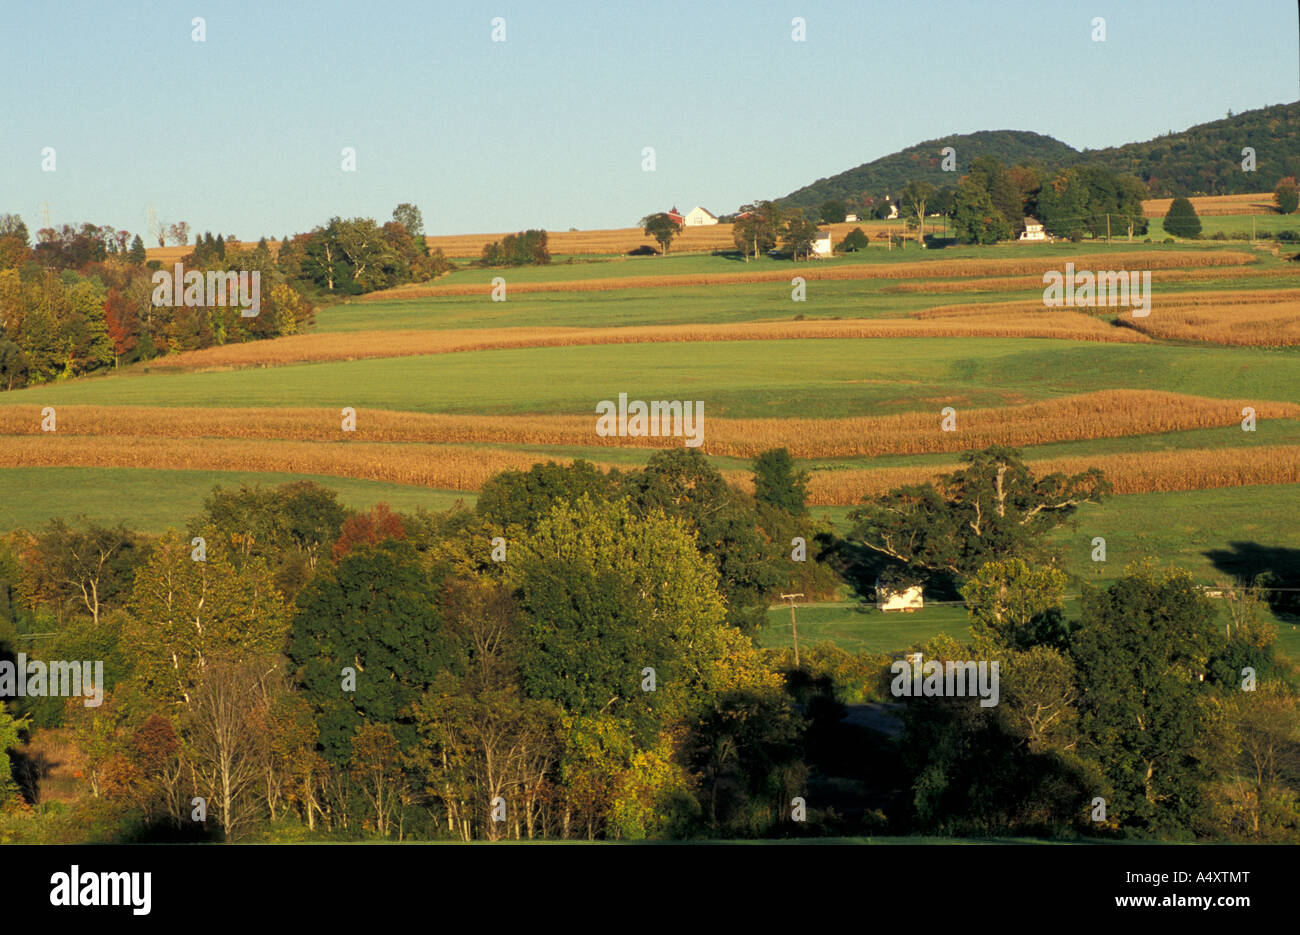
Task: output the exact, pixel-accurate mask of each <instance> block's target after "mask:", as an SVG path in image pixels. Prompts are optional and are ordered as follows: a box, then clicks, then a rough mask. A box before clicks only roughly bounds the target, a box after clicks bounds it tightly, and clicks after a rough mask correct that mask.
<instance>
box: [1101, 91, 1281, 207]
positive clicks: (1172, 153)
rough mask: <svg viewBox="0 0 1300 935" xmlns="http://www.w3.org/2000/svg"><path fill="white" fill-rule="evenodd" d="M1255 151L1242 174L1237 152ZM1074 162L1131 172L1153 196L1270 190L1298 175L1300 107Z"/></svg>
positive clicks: (1249, 115)
mask: <svg viewBox="0 0 1300 935" xmlns="http://www.w3.org/2000/svg"><path fill="white" fill-rule="evenodd" d="M1247 146H1249V147H1251V148H1253V149H1254V150H1255V163H1256V167H1255V171H1254V172H1246V171H1242V159H1243V156H1242V150H1243V149H1244V148H1245V147H1247ZM1079 161H1081V162H1087V163H1090V164H1095V165H1100V166H1104V167H1105V168H1107V169H1110V170H1112V171H1114V172H1121V173H1131V174H1133V175H1136V176H1137V177H1138V178H1140V179H1142V181H1144V182H1146V184H1147V189H1148V190H1149V191H1150V192H1151V194H1152V195H1153V196H1155V197H1171V196H1173V197H1176V196H1178V195H1235V194H1246V193H1248V192H1265V191H1272V190H1273V189H1274V188H1276V187H1277V183H1278V181H1279V180H1281V179H1283V178H1285V177H1286V176H1288V175H1297V174H1300V103H1295V104H1278V105H1275V106H1273V107H1265V108H1262V109H1260V110H1250V111H1246V112H1245V113H1243V114H1236V115H1235V116H1232V117H1228V118H1225V119H1223V120H1215V121H1213V122H1212V123H1202V124H1198V125H1197V126H1194V127H1191V128H1189V129H1187V130H1184V131H1183V132H1181V133H1170V134H1166V135H1165V136H1160V137H1156V138H1155V139H1154V140H1148V141H1147V142H1145V143H1127V144H1125V145H1124V146H1114V147H1111V148H1109V149H1097V150H1084V151H1083V152H1082V153H1081V154H1080V155H1079Z"/></svg>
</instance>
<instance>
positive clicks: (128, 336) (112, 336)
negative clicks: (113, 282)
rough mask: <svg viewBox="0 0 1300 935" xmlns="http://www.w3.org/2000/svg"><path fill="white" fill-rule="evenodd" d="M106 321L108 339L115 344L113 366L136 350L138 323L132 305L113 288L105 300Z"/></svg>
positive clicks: (119, 291)
mask: <svg viewBox="0 0 1300 935" xmlns="http://www.w3.org/2000/svg"><path fill="white" fill-rule="evenodd" d="M104 320H105V322H106V323H107V325H108V337H109V340H111V341H112V342H113V366H114V367H116V366H117V362H118V359H119V358H120V357H122V356H124V355H126V354H130V353H131V351H133V350H135V342H136V340H137V338H138V337H139V335H138V334H137V333H136V327H137V324H138V323H137V321H136V317H135V315H133V314H132V313H131V305H130V303H129V302H127V300H126V297H125V296H123V295H122V292H121V290H119V289H117V288H112V289H109V290H108V296H107V297H106V298H105V299H104Z"/></svg>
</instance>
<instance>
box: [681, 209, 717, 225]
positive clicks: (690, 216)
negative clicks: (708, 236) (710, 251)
mask: <svg viewBox="0 0 1300 935" xmlns="http://www.w3.org/2000/svg"><path fill="white" fill-rule="evenodd" d="M717 223H718V219H717V218H715V217H714V216H713V215H712V214H710V213H709V212H708V211H705V210H704V209H703V208H701V207H700V206H699V205H696V206H695V207H694V208H691V210H690V211H687V212H686V218H685V220H684V221H683V224H684V226H686V227H707V226H709V225H710V224H717Z"/></svg>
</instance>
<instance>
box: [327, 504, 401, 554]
mask: <svg viewBox="0 0 1300 935" xmlns="http://www.w3.org/2000/svg"><path fill="white" fill-rule="evenodd" d="M405 538H406V529H405V528H404V527H403V526H402V518H401V517H400V516H398V515H397V514H396V513H394V512H393V511H392V510H390V509H389V508H388V504H387V503H376V504H375V506H374V508H373V509H372V510H370V512H368V513H353V514H352V515H351V516H349V517H348V518H347V519H345V520H344V521H343V529H342V531H341V532H340V533H339V538H338V541H337V542H335V543H334V547H333V548H332V549H331V550H330V556H331V557H332V558H333V559H334V561H336V562H337V561H338V560H339V559H340V558H342V557H343V556H345V555H347V554H348V553H349V552H351V551H352V550H353V549H354V548H356V547H357V546H359V545H375V544H376V543H379V542H383V541H384V540H386V539H405Z"/></svg>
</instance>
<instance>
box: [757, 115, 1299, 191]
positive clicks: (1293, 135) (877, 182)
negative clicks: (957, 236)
mask: <svg viewBox="0 0 1300 935" xmlns="http://www.w3.org/2000/svg"><path fill="white" fill-rule="evenodd" d="M945 146H951V147H953V149H954V150H956V158H957V166H956V171H955V172H944V171H943V168H942V161H943V156H942V150H943V148H944V147H945ZM1247 146H1249V147H1252V148H1253V149H1254V151H1255V160H1256V170H1255V171H1254V172H1244V171H1242V167H1241V163H1242V159H1243V156H1242V149H1243V148H1245V147H1247ZM978 156H993V157H995V158H996V159H998V161H1000V162H1001V163H1002V164H1003V165H1004V166H1010V165H1016V164H1029V165H1035V166H1038V167H1039V168H1042V169H1048V170H1051V171H1052V172H1055V171H1057V170H1060V169H1064V168H1066V167H1068V166H1072V165H1079V164H1088V165H1099V166H1103V167H1105V168H1108V169H1111V170H1112V171H1115V172H1127V173H1132V174H1133V175H1136V176H1137V177H1138V178H1140V179H1142V181H1143V182H1145V183H1146V185H1147V188H1148V190H1149V191H1150V194H1151V196H1152V197H1157V198H1158V197H1171V196H1177V195H1232V194H1244V193H1247V192H1261V191H1271V190H1272V189H1273V188H1275V187H1276V186H1277V183H1278V180H1279V179H1281V178H1283V177H1285V176H1288V175H1300V103H1294V104H1278V105H1275V106H1272V107H1264V108H1261V109H1259V110H1251V111H1246V112H1245V113H1241V114H1235V115H1233V116H1231V117H1228V118H1225V119H1223V120H1215V121H1213V122H1211V123H1202V124H1198V125H1197V126H1194V127H1190V128H1188V129H1186V130H1183V131H1182V132H1181V133H1168V134H1166V135H1164V136H1160V137H1157V138H1155V139H1153V140H1147V141H1145V142H1141V143H1126V144H1125V145H1123V146H1114V147H1110V148H1108V149H1096V150H1083V151H1082V152H1081V151H1079V150H1077V149H1075V148H1074V147H1072V146H1069V145H1067V144H1065V143H1062V142H1061V141H1060V140H1057V139H1053V138H1052V137H1050V136H1044V135H1043V134H1041V133H1032V132H1029V131H1027V130H982V131H980V132H978V133H956V134H952V135H950V136H945V137H940V138H939V139H935V140H927V141H925V142H924V143H918V144H916V145H915V146H909V147H908V148H907V149H904V150H900V151H899V152H896V153H891V154H890V155H888V156H882V157H881V158H880V159H876V160H874V161H872V162H868V163H865V164H863V165H860V166H858V167H857V168H856V169H849V170H848V171H846V172H841V173H839V174H838V175H833V176H831V177H830V178H825V179H818V180H817V181H816V182H813V183H812V184H811V185H806V186H804V187H803V188H800V189H799V190H797V191H794V192H791V193H790V194H789V195H786V196H785V197H784V198H781V199H778V202H779V203H780V204H782V205H786V206H790V207H796V208H813V209H815V208H817V207H818V206H820V205H821V204H822V203H823V202H824V201H827V200H829V199H837V200H841V201H845V202H850V203H854V202H857V201H858V200H859V199H861V198H862V196H864V195H866V196H871V197H875V198H879V197H881V196H883V195H886V194H889V195H892V196H894V197H895V198H896V197H897V196H898V193H899V192H900V191H902V188H903V186H904V185H906V184H907V183H908V182H910V181H912V180H914V179H917V180H920V179H924V180H926V181H929V182H932V183H934V184H935V185H938V186H944V185H955V184H956V181H957V179H958V178H959V177H960V176H961V175H964V174H965V173H966V171H967V170H968V169H969V168H970V164H971V161H972V160H974V159H975V158H976V157H978Z"/></svg>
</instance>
